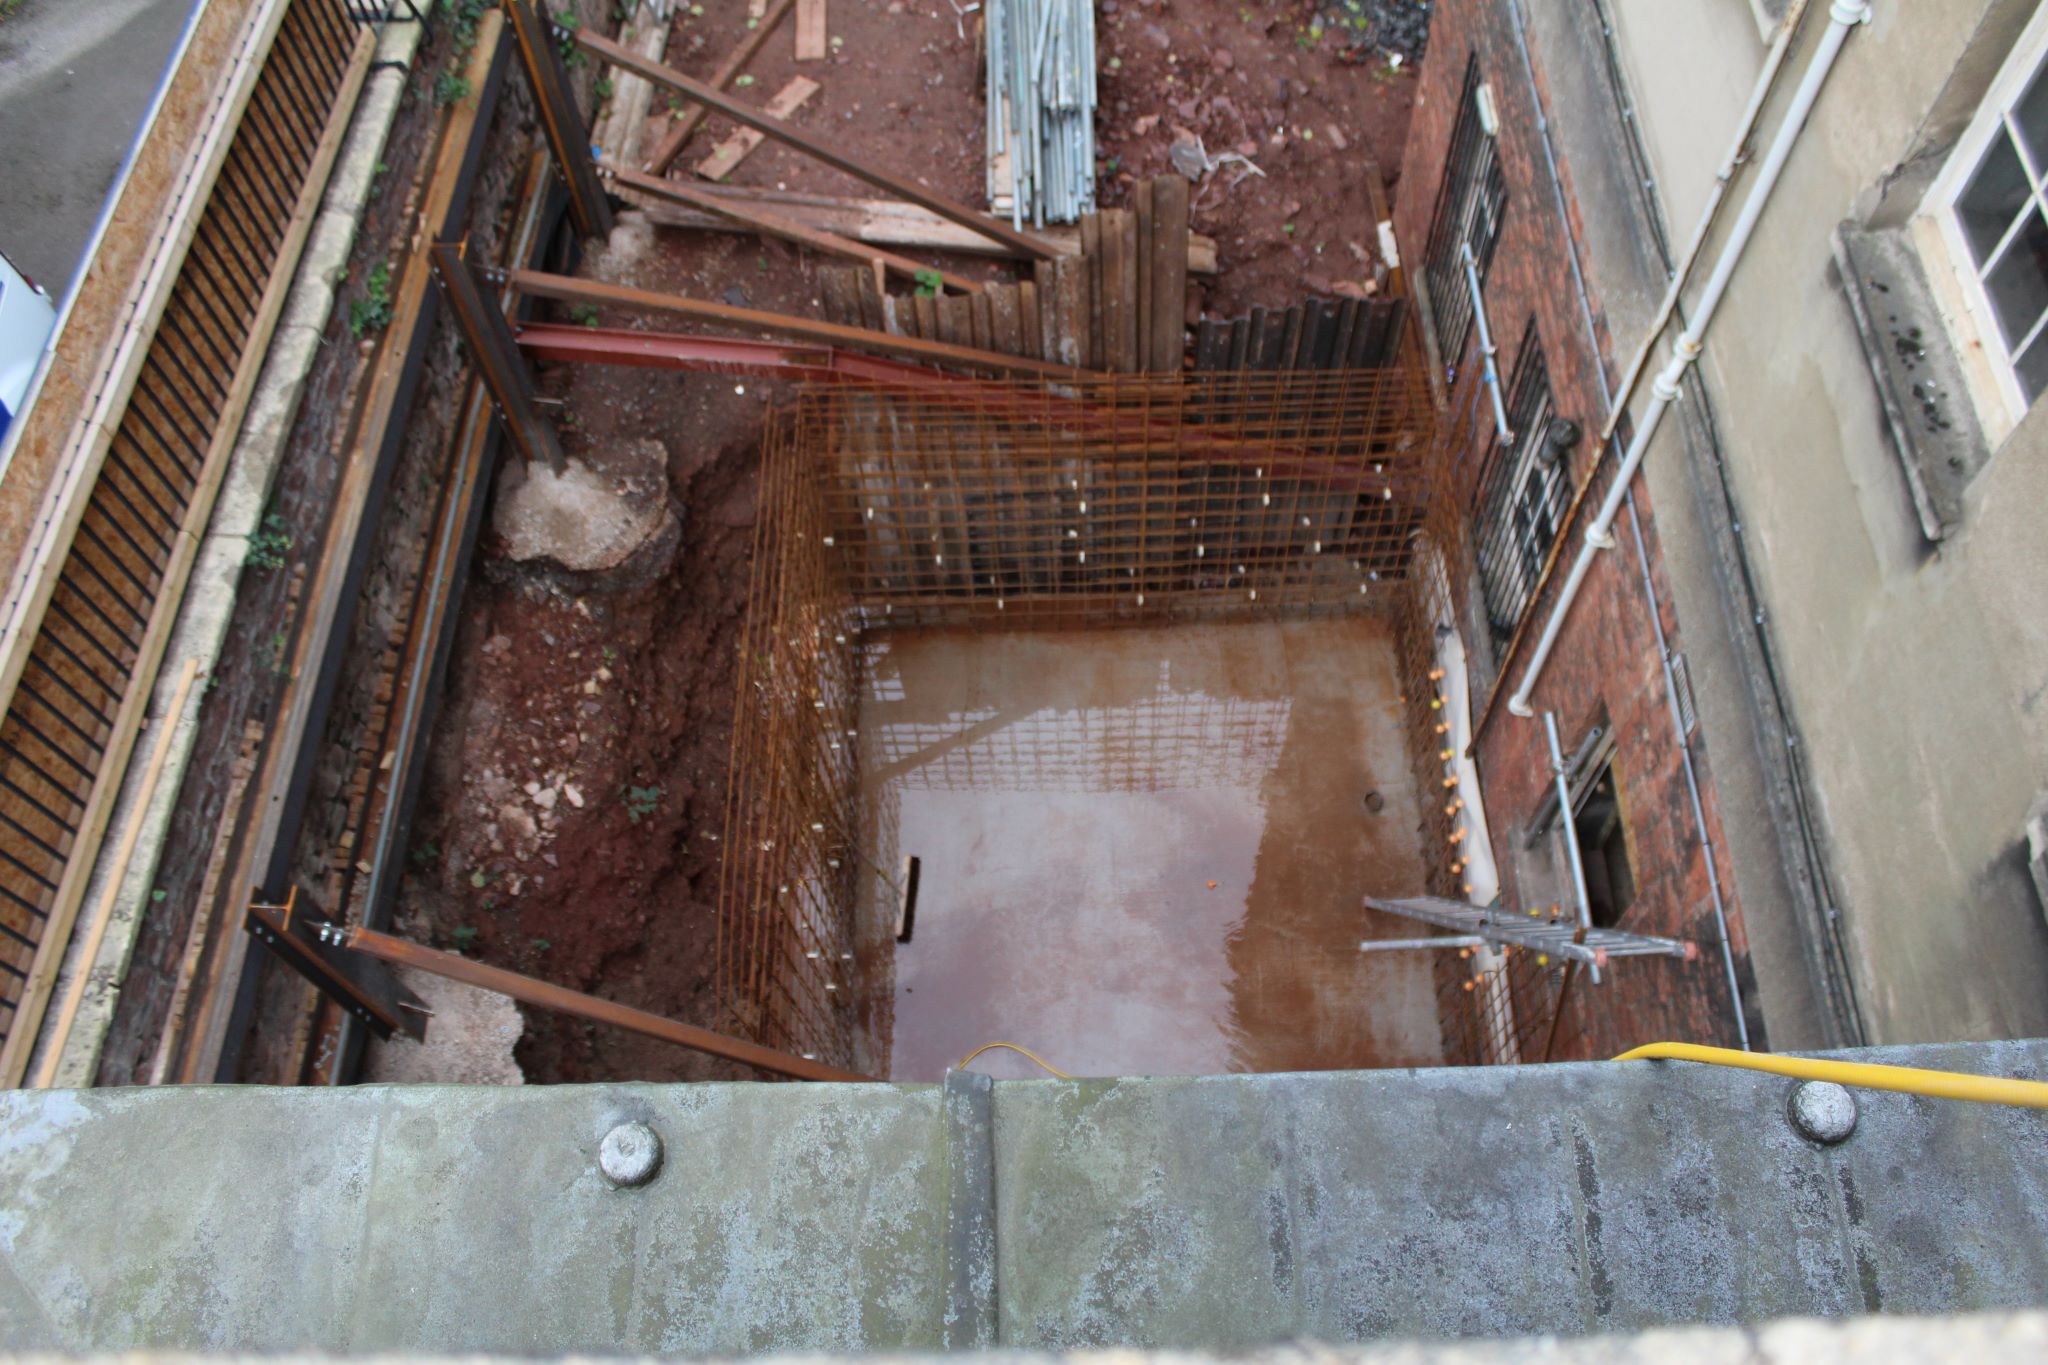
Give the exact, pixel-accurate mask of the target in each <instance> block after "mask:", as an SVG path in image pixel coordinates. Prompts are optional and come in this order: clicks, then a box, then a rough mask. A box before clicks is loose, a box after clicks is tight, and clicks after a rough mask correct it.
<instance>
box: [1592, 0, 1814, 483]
mask: <svg viewBox="0 0 2048 1365" xmlns="http://www.w3.org/2000/svg"><path fill="white" fill-rule="evenodd" d="M1808 3H1809V0H1793V3H1792V7H1791V8H1790V9H1788V10H1786V11H1785V17H1784V18H1783V19H1781V20H1780V21H1779V22H1778V33H1777V37H1775V38H1774V39H1772V41H1771V51H1770V55H1769V56H1767V57H1765V58H1764V69H1763V70H1762V71H1759V72H1758V73H1757V77H1756V84H1755V85H1753V86H1751V87H1750V91H1749V103H1748V104H1746V105H1744V106H1743V109H1742V117H1741V118H1740V119H1739V120H1737V122H1736V125H1735V137H1734V139H1733V140H1732V141H1731V142H1729V144H1728V154H1727V155H1726V156H1724V157H1722V158H1721V168H1720V169H1719V170H1717V171H1715V172H1714V184H1713V188H1712V189H1710V190H1709V191H1708V192H1707V202H1706V203H1705V204H1704V205H1703V206H1701V208H1700V216H1699V217H1698V218H1697V219H1696V220H1694V222H1693V225H1692V237H1691V239H1690V240H1689V241H1687V242H1686V244H1685V254H1684V255H1682V256H1680V257H1679V258H1678V265H1677V267H1676V268H1675V269H1673V270H1672V272H1671V283H1670V285H1669V286H1668V287H1667V288H1666V289H1665V290H1664V298H1663V300H1662V301H1661V302H1659V303H1658V305H1657V315H1656V316H1655V317H1654V318H1652V319H1651V320H1650V325H1649V326H1648V327H1647V328H1645V329H1644V330H1643V339H1642V341H1641V343H1640V344H1638V345H1637V347H1636V353H1635V354H1634V355H1633V356H1631V357H1630V358H1629V362H1628V368H1627V369H1626V370H1624V371H1622V375H1621V384H1620V386H1619V387H1618V388H1616V390H1615V392H1614V396H1613V398H1612V399H1611V400H1610V401H1609V403H1608V409H1607V421H1606V422H1605V423H1604V424H1603V425H1602V426H1601V428H1600V443H1599V446H1598V447H1597V448H1598V449H1601V450H1605V449H1606V447H1607V443H1608V442H1609V441H1611V440H1613V439H1614V429H1615V427H1617V426H1619V425H1620V424H1621V415H1622V414H1623V413H1624V412H1627V411H1628V400H1629V396H1630V395H1631V394H1633V393H1634V392H1635V391H1636V383H1637V381H1639V380H1640V379H1641V378H1642V377H1643V366H1644V365H1646V364H1648V363H1649V360H1650V351H1651V350H1652V349H1653V348H1654V347H1655V346H1656V344H1657V338H1658V337H1660V336H1662V335H1663V334H1664V329H1665V327H1667V326H1669V325H1670V322H1671V316H1672V314H1674V313H1676V312H1677V311H1678V299H1679V295H1680V294H1682V293H1683V292H1684V290H1685V286H1686V283H1687V282H1688V281H1689V280H1690V279H1691V278H1692V267H1693V263H1694V262H1695V261H1697V260H1698V259H1699V254H1700V248H1701V247H1703V246H1705V245H1706V242H1707V234H1708V233H1709V232H1710V231H1712V230H1713V227H1714V220H1715V219H1716V218H1718V217H1720V215H1721V201H1722V200H1723V199H1725V198H1727V197H1728V186H1729V185H1730V184H1732V183H1733V182H1734V180H1735V172H1736V171H1738V170H1740V169H1741V167H1742V163H1743V162H1744V161H1745V160H1747V159H1748V149H1749V140H1750V138H1751V137H1753V136H1755V134H1756V121H1757V119H1758V118H1759V117H1761V116H1762V114H1763V109H1764V101H1766V100H1768V99H1769V98H1770V95H1771V91H1772V90H1773V89H1774V88H1775V87H1776V86H1777V84H1778V72H1779V71H1780V70H1781V69H1782V68H1783V67H1784V65H1785V54H1786V53H1788V52H1790V51H1791V50H1792V38H1793V36H1794V35H1795V34H1796V33H1798V31H1799V23H1800V20H1802V19H1804V18H1805V17H1806V6H1807V4H1808ZM1560 216H1562V215H1561V213H1560ZM1589 330H1590V329H1589ZM1603 396H1604V395H1603Z"/></svg>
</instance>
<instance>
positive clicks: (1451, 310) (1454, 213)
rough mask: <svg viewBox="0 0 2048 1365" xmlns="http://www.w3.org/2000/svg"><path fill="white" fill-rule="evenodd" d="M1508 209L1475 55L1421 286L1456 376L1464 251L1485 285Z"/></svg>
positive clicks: (1464, 310) (1464, 301) (1467, 315)
mask: <svg viewBox="0 0 2048 1365" xmlns="http://www.w3.org/2000/svg"><path fill="white" fill-rule="evenodd" d="M1507 205H1508V190H1507V181H1506V179H1505V178H1504V177H1503V175H1502V173H1501V165H1500V157H1499V155H1498V154H1497V152H1496V149H1495V147H1494V140H1493V138H1492V137H1491V136H1490V135H1489V134H1488V133H1487V131H1486V129H1485V127H1484V126H1482V124H1481V122H1480V118H1479V57H1478V55H1477V54H1476V53H1475V54H1474V55H1473V56H1472V57H1471V58H1470V59H1468V60H1467V61H1466V63H1465V83H1464V89H1463V91H1462V93H1461V94H1460V95H1459V96H1458V121H1457V123H1456V124H1455V125H1454V126H1453V127H1452V129H1451V146H1450V150H1449V152H1448V153H1446V155H1445V159H1444V174H1443V181H1442V183H1441V185H1440V186H1439V187H1438V189H1437V200H1436V214H1435V216H1434V217H1433V218H1432V219H1431V220H1430V226H1429V249H1428V250H1427V251H1426V252H1425V253H1424V255H1423V266H1422V285H1423V288H1424V289H1426V290H1427V291H1428V292H1429V307H1430V312H1431V314H1432V316H1434V318H1435V319H1436V337H1437V345H1438V347H1439V349H1440V351H1441V354H1440V355H1439V356H1438V359H1439V360H1441V361H1442V362H1443V364H1444V365H1445V366H1446V367H1447V368H1449V369H1450V370H1452V371H1453V372H1454V373H1455V371H1456V369H1457V366H1458V363H1459V362H1460V361H1461V360H1463V359H1464V357H1465V344H1466V342H1467V341H1468V340H1470V338H1471V335H1472V292H1471V288H1470V286H1469V285H1468V283H1467V282H1466V279H1465V260H1464V255H1465V253H1464V249H1465V247H1466V246H1467V245H1470V246H1471V248H1472V259H1473V261H1474V262H1475V263H1476V265H1477V270H1478V274H1479V281H1480V283H1481V284H1484V283H1485V282H1486V271H1487V267H1488V266H1489V265H1491V264H1492V262H1493V248H1494V245H1495V243H1497V242H1498V241H1499V240H1500V225H1501V220H1502V218H1503V216H1504V215H1505V214H1506V212H1507Z"/></svg>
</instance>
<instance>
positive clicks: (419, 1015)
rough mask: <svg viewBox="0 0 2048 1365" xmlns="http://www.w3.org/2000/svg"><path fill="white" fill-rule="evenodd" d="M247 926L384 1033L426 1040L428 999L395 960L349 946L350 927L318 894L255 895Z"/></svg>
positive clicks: (326, 992) (281, 958) (323, 991)
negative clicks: (277, 898) (409, 985)
mask: <svg viewBox="0 0 2048 1365" xmlns="http://www.w3.org/2000/svg"><path fill="white" fill-rule="evenodd" d="M256 894H259V895H260V894H261V893H260V892H258V893H256ZM243 927H244V928H245V929H247V930H248V932H249V934H250V935H251V936H252V937H253V938H255V940H256V941H257V942H258V943H261V944H262V945H263V946H264V947H266V948H268V949H270V951H271V952H273V953H275V954H276V955H277V957H278V960H279V961H281V962H283V963H284V964H285V965H286V966H288V967H290V968H291V969H292V970H293V971H295V972H297V973H298V974H299V975H300V976H303V977H305V978H306V980H308V981H310V982H312V983H313V985H314V987H315V988H317V989H318V990H319V991H320V993H321V994H322V995H325V996H326V997H327V998H328V999H330V1000H332V1001H334V1003H335V1004H337V1005H339V1006H341V1007H342V1008H343V1009H345V1010H347V1011H348V1012H349V1013H350V1014H352V1015H354V1016H355V1017H356V1018H357V1019H360V1020H361V1021H362V1022H363V1023H365V1024H367V1025H369V1027H370V1028H372V1029H373V1030H375V1031H376V1034H377V1036H378V1037H379V1038H389V1037H390V1036H391V1035H392V1034H394V1033H403V1034H404V1035H405V1036H406V1037H408V1038H411V1039H413V1040H414V1041H415V1042H425V1041H426V1037H427V1016H428V1015H429V1014H430V1013H431V1011H429V1010H428V1009H427V1007H426V1005H425V1003H424V1002H422V1001H421V1000H420V998H419V997H418V996H417V995H415V994H413V993H412V992H411V991H410V990H407V989H406V987H405V985H404V983H402V982H400V981H399V979H398V974H397V973H396V972H394V971H392V970H391V968H390V967H389V966H387V965H386V964H384V963H382V962H379V961H378V960H377V959H375V958H373V957H367V956H365V955H364V954H362V953H359V952H356V951H355V950H354V949H352V948H349V947H346V946H345V945H344V944H343V941H342V939H343V935H344V934H345V933H346V932H347V931H346V930H345V929H343V928H342V927H341V926H339V925H335V924H330V923H329V922H328V921H327V920H326V919H325V918H324V917H323V916H321V915H320V914H319V913H318V907H316V906H314V905H313V898H312V896H311V895H309V894H307V893H305V892H302V891H301V890H300V889H299V888H298V887H297V886H293V887H292V889H291V894H290V895H289V896H287V897H286V898H285V903H284V904H283V905H266V904H264V903H263V902H262V901H260V900H257V899H255V898H254V896H252V897H251V899H250V901H249V907H248V912H247V916H246V918H245V919H244V921H243Z"/></svg>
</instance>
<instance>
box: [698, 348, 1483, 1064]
mask: <svg viewBox="0 0 2048 1365" xmlns="http://www.w3.org/2000/svg"><path fill="white" fill-rule="evenodd" d="M1431 422H1432V411H1431V409H1430V406H1429V402H1428V398H1427V395H1426V393H1425V392H1424V391H1423V390H1422V388H1421V385H1420V383H1419V382H1418V380H1417V378H1416V376H1415V375H1414V374H1413V372H1412V371H1410V370H1406V369H1396V368H1389V369H1385V370H1374V371H1351V372H1335V373H1331V372H1324V373H1316V374H1300V373H1295V374H1230V375H1219V376H1198V377H1193V378H1185V377H1184V378H1177V379H1172V380H1145V379H1129V380H1124V379H1118V380H1101V381H1087V382H1084V383H1081V384H1076V385H1071V386H1070V385H1057V386H1053V385H1029V384H998V383H988V382H982V381H943V382H938V383H933V384H930V385H923V386H916V387H905V388H896V387H881V386H854V385H842V386H837V387H834V388H830V389H818V390H811V391H806V392H805V393H804V394H803V395H802V397H801V398H800V399H799V401H798V403H797V405H796V406H795V408H794V409H793V410H791V411H788V412H785V413H781V414H778V415H777V416H776V417H775V418H774V419H773V421H772V422H771V425H770V428H769V431H768V434H767V438H766V441H765V449H764V456H763V465H762V489H761V498H760V513H759V517H758V520H757V523H756V532H755V535H756V543H755V551H754V566H753V579H752V584H751V588H750V598H749V605H748V614H747V620H746V625H745V630H744V633H743V639H742V645H741V653H740V660H739V669H738V672H739V678H738V689H737V703H736V707H735V713H734V739H733V753H732V764H731V781H730V784H729V805H728V812H727V824H726V833H725V842H726V855H725V861H724V865H723V876H722V884H721V894H720V916H719V973H718V974H719V984H720V992H721V999H722V1002H723V1006H724V1009H725V1011H726V1024H727V1026H728V1027H730V1028H732V1029H734V1030H735V1031H737V1032H740V1033H742V1034H744V1035H745V1036H748V1037H751V1038H754V1039H756V1040H758V1041H760V1042H763V1043H766V1044H768V1045H770V1046H775V1047H779V1048H783V1049H785V1050H788V1051H792V1052H797V1053H802V1054H808V1055H811V1056H815V1057H817V1058H819V1059H821V1060H826V1061H829V1062H831V1063H833V1064H835V1065H843V1066H849V1067H852V1068H854V1069H857V1070H861V1071H864V1072H866V1073H868V1074H873V1075H878V1076H887V1077H890V1078H892V1079H899V1080H936V1079H938V1078H939V1077H940V1076H941V1075H942V1074H943V1072H944V1071H945V1069H946V1068H947V1067H948V1066H950V1065H954V1064H956V1063H957V1062H959V1061H960V1059H961V1058H962V1056H963V1055H964V1054H966V1053H967V1052H969V1051H970V1050H972V1049H973V1048H975V1047H977V1046H979V1045H981V1044H983V1043H987V1042H992V1041H999V1040H1000V1041H1009V1042H1015V1043H1022V1044H1025V1045H1026V1046H1029V1047H1031V1048H1033V1049H1034V1050H1036V1051H1039V1052H1041V1053H1042V1054H1044V1055H1045V1056H1046V1058H1047V1060H1048V1061H1050V1062H1052V1063H1053V1064H1054V1065H1057V1066H1060V1067H1062V1068H1063V1069H1068V1070H1072V1071H1075V1072H1077V1073H1080V1074H1097V1075H1128V1074H1134V1073H1154V1074H1159V1073H1173V1072H1180V1073H1206V1072H1221V1071H1233V1070H1256V1071H1274V1070H1293V1069H1310V1068H1319V1067H1364V1066H1410V1065H1427V1064H1433V1063H1435V1062H1438V1061H1440V1060H1443V1059H1444V1050H1445V1049H1444V1043H1443V1041H1442V1032H1441V1029H1440V1026H1439V1017H1438V1016H1439V1005H1438V990H1437V983H1436V978H1435V977H1434V976H1433V975H1432V966H1431V962H1430V959H1429V957H1428V955H1425V954H1401V953H1389V954H1365V953H1361V952H1360V951H1359V948H1358V943H1359V941H1360V939H1361V938H1366V937H1380V936H1386V935H1389V934H1399V933H1402V932H1404V928H1403V926H1401V925H1399V924H1380V923H1375V921H1376V920H1377V919H1378V917H1377V916H1376V915H1374V914H1372V913H1370V912H1368V911H1366V910H1365V908H1364V907H1363V904H1362V900H1361V898H1362V897H1363V896H1364V895H1367V894H1380V895H1387V896H1404V895H1414V894H1418V893H1420V892H1423V891H1425V890H1444V889H1448V888H1445V887H1444V886H1443V885H1442V884H1441V878H1437V877H1433V876H1432V871H1431V869H1432V866H1433V861H1440V860H1432V859H1431V857H1430V856H1429V852H1430V849H1431V848H1433V847H1440V846H1441V845H1440V844H1439V843H1438V841H1440V840H1442V839H1443V838H1444V836H1445V833H1446V825H1445V816H1444V815H1443V814H1442V811H1443V807H1442V806H1441V805H1440V804H1439V801H1440V796H1439V794H1438V793H1437V792H1435V791H1434V790H1432V788H1433V786H1434V783H1435V781H1436V780H1437V778H1438V777H1439V776H1440V775H1441V770H1442V765H1441V763H1440V762H1439V761H1438V757H1437V754H1436V752H1435V750H1436V748H1437V747H1438V746H1439V744H1440V740H1439V739H1438V738H1437V735H1436V733H1435V725H1436V723H1437V722H1438V721H1439V719H1440V718H1439V717H1438V716H1437V715H1436V714H1435V713H1434V712H1433V711H1432V710H1431V702H1432V700H1433V698H1434V695H1435V689H1434V681H1433V678H1432V673H1431V670H1432V668H1433V665H1434V662H1435V656H1434V650H1435V631H1434V627H1433V624H1432V622H1433V621H1434V620H1435V619H1437V618H1438V617H1441V616H1442V615H1443V614H1444V613H1443V611H1442V610H1441V600H1440V599H1441V591H1440V589H1436V590H1432V585H1434V584H1438V583H1440V582H1441V581H1444V575H1443V574H1442V573H1441V572H1439V571H1438V569H1437V568H1436V567H1435V565H1436V564H1437V556H1436V554H1435V552H1434V551H1433V550H1432V549H1431V546H1432V544H1433V543H1434V541H1435V540H1436V539H1437V538H1438V537H1439V536H1440V535H1441V530H1442V528H1440V527H1436V526H1435V524H1434V522H1433V519H1432V518H1433V516H1434V515H1435V513H1436V512H1437V511H1438V509H1439V507H1440V506H1441V503H1440V500H1439V499H1436V498H1434V497H1433V496H1432V492H1433V481H1432V471H1431V468H1430V465H1429V450H1430V435H1431ZM1428 601H1435V602H1436V604H1437V606H1438V608H1439V609H1438V610H1436V611H1432V610H1430V609H1429V608H1428V607H1427V606H1425V602H1428ZM1368 798H1376V802H1375V801H1373V800H1369V799H1368ZM1374 804H1377V805H1378V807H1379V809H1378V810H1377V811H1375V810H1374V809H1372V807H1373V805H1374ZM905 855H916V856H917V857H919V858H920V859H921V878H920V883H919V890H918V898H917V919H916V925H917V928H916V933H915V935H914V937H913V940H912V942H910V943H908V944H903V945H899V944H897V943H896V942H895V924H896V915H897V906H898V904H899V901H900V896H901V892H902V886H901V881H900V871H899V866H900V862H901V859H902V858H903V857H904V856H905ZM1211 883H1213V886H1212V885H1211ZM1406 932H1412V927H1411V928H1408V929H1406ZM989 1065H990V1067H991V1069H992V1070H995V1071H996V1072H997V1073H998V1074H1020V1075H1021V1074H1025V1072H1024V1071H1023V1070H1016V1069H1014V1068H1017V1067H1021V1066H1027V1065H1028V1064H1025V1063H1023V1062H1022V1060H1021V1058H1018V1057H1016V1056H1014V1055H1012V1056H1010V1057H1008V1058H1005V1059H1002V1060H995V1059H990V1062H989Z"/></svg>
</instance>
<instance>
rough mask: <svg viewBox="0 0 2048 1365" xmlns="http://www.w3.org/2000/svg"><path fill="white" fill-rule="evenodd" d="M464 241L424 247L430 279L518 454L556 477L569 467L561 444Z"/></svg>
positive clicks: (503, 315)
mask: <svg viewBox="0 0 2048 1365" xmlns="http://www.w3.org/2000/svg"><path fill="white" fill-rule="evenodd" d="M466 249H467V243H466V242H465V243H462V244H457V243H453V242H437V243H435V244H434V245H433V246H431V247H429V248H428V251H429V253H430V254H431V255H432V257H433V262H434V277H435V278H436V279H438V280H439V281H440V282H441V292H442V293H443V294H444V295H445V296H446V297H447V300H448V310H449V312H450V313H451V314H453V315H454V318H455V323H456V326H457V327H459V328H460V329H461V331H462V339H463V340H464V341H465V342H467V343H468V344H469V353H470V355H471V356H472V357H474V358H475V360H476V369H477V374H478V376H479V377H480V378H482V380H483V381H484V387H485V388H487V389H489V390H490V394H491V402H492V404H493V405H494V406H495V407H496V408H497V410H498V416H499V417H500V418H501V419H502V420H503V421H504V423H505V431H506V433H507V434H508V435H510V436H511V438H512V444H513V445H514V446H517V447H518V449H519V453H520V455H521V456H523V457H524V458H525V460H526V462H527V464H529V465H535V464H545V465H547V466H548V468H550V469H552V470H554V471H555V472H556V473H557V474H559V473H561V472H562V471H563V470H564V469H566V468H568V464H569V462H568V459H567V458H566V457H565V456H564V455H563V454H562V443H561V442H560V441H559V440H557V439H556V437H555V429H554V428H553V427H551V426H549V425H548V423H547V421H546V419H545V418H543V417H542V416H541V415H540V412H539V410H538V409H536V408H535V407H534V404H533V382H532V380H531V378H530V377H529V376H528V375H527V373H526V364H525V362H524V361H523V360H521V359H520V356H519V347H518V345H517V344H516V343H515V342H514V341H513V339H512V330H511V328H509V327H507V326H506V325H505V314H504V313H503V312H502V311H500V309H499V308H498V307H497V305H496V303H495V302H494V301H486V300H485V298H484V294H483V290H481V289H479V288H478V287H477V282H476V276H475V275H474V274H472V273H471V271H470V268H469V262H468V261H467V260H465V259H464V252H465V251H466Z"/></svg>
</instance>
